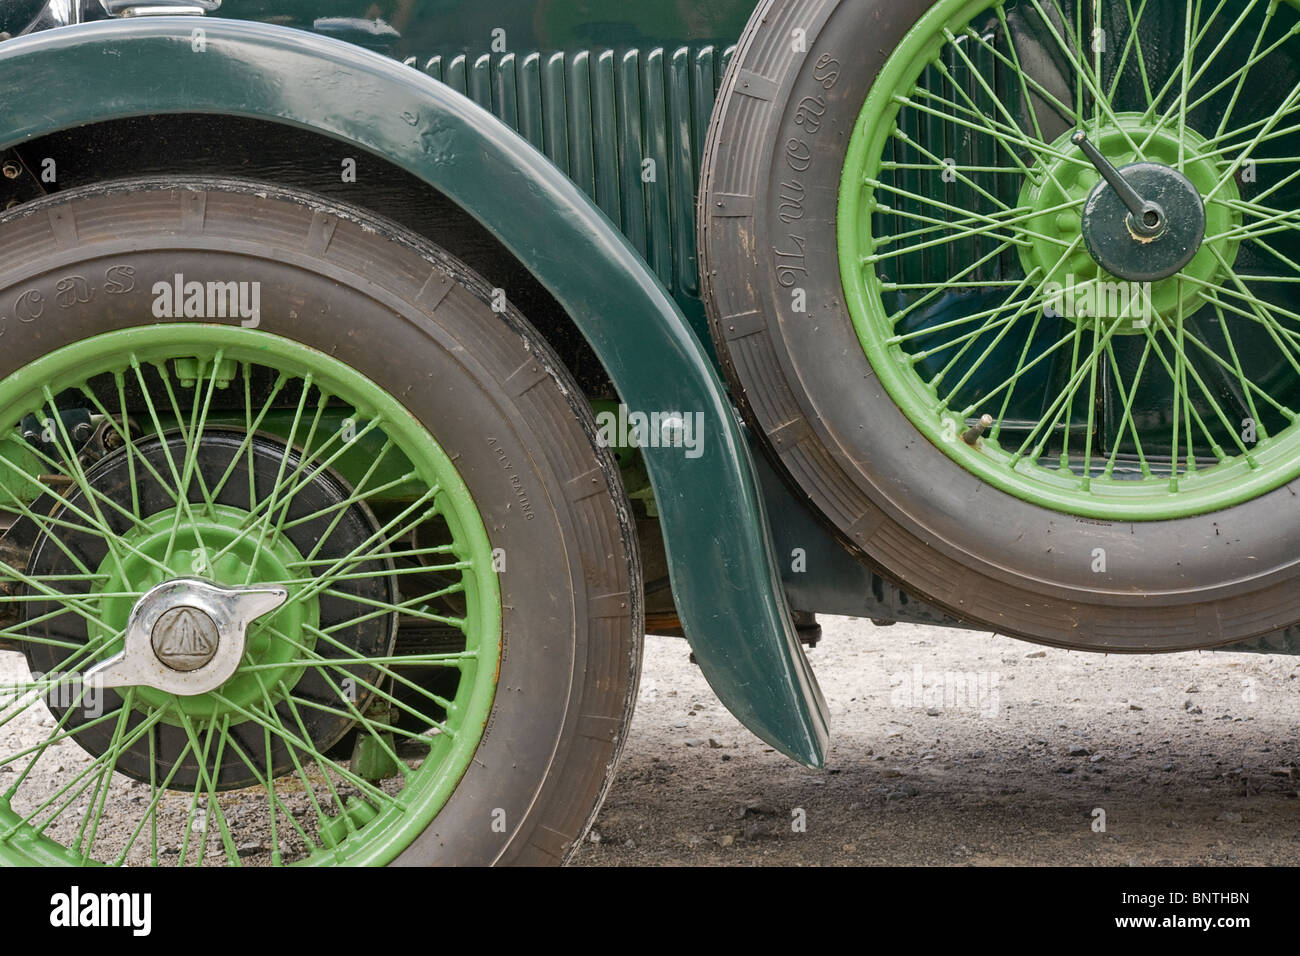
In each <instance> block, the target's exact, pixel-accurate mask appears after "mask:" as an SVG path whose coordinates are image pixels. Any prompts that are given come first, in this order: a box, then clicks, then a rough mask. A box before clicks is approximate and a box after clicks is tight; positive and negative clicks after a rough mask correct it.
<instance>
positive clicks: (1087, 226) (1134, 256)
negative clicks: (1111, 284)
mask: <svg viewBox="0 0 1300 956" xmlns="http://www.w3.org/2000/svg"><path fill="white" fill-rule="evenodd" d="M1119 172H1120V175H1122V176H1123V177H1124V178H1125V179H1126V180H1127V181H1128V182H1129V183H1130V184H1131V185H1132V186H1133V188H1134V189H1136V190H1137V191H1138V192H1139V193H1140V194H1141V195H1142V196H1143V197H1144V198H1145V199H1146V200H1147V201H1148V202H1149V203H1150V204H1151V206H1152V208H1150V209H1148V210H1146V211H1145V212H1144V214H1143V217H1142V219H1140V220H1139V219H1138V218H1137V217H1136V216H1134V214H1133V213H1132V212H1130V211H1129V210H1128V208H1127V207H1126V206H1125V205H1124V203H1123V202H1122V201H1121V200H1120V197H1119V195H1118V194H1117V193H1116V192H1115V190H1114V189H1112V188H1111V186H1110V184H1109V183H1107V182H1099V183H1097V185H1096V186H1095V187H1093V190H1092V192H1091V193H1089V194H1088V201H1087V202H1086V203H1085V204H1084V206H1083V214H1082V227H1083V241H1084V244H1085V245H1086V246H1087V248H1088V254H1089V255H1090V256H1092V258H1093V260H1094V261H1095V262H1096V263H1097V264H1098V265H1099V266H1101V267H1102V269H1104V270H1105V271H1107V272H1109V273H1110V274H1111V275H1113V276H1116V277H1118V278H1120V279H1126V280H1128V281H1130V282H1158V281H1160V280H1161V279H1167V278H1169V277H1170V276H1171V275H1173V274H1174V273H1176V272H1178V271H1180V270H1181V269H1182V268H1183V267H1184V266H1186V265H1187V264H1188V263H1189V262H1191V261H1192V259H1193V258H1194V257H1195V255H1196V253H1197V252H1199V251H1200V248H1201V240H1202V239H1203V238H1205V205H1204V203H1202V202H1201V194H1200V193H1199V192H1197V191H1196V187H1195V186H1193V185H1192V183H1191V181H1190V180H1189V179H1188V178H1187V177H1186V176H1184V175H1182V174H1181V173H1180V172H1178V170H1176V169H1172V168H1171V167H1169V166H1162V165H1160V164H1159V163H1133V164H1132V165H1129V166H1125V167H1124V168H1123V169H1121V170H1119Z"/></svg>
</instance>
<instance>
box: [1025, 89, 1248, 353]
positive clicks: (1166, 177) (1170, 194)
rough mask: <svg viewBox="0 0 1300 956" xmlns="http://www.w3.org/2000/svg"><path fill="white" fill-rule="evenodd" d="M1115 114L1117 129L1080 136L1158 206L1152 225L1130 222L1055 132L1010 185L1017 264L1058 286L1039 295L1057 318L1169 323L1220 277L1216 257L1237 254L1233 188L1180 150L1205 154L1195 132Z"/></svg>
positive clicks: (1127, 330) (1196, 304)
mask: <svg viewBox="0 0 1300 956" xmlns="http://www.w3.org/2000/svg"><path fill="white" fill-rule="evenodd" d="M1116 119H1117V120H1118V125H1114V124H1110V125H1107V126H1105V127H1103V128H1102V129H1100V130H1095V131H1092V132H1090V133H1089V138H1090V139H1091V141H1092V143H1093V144H1094V145H1095V147H1096V148H1097V150H1098V152H1100V153H1101V154H1102V155H1104V156H1105V157H1106V158H1107V159H1108V160H1109V161H1110V162H1111V163H1112V164H1114V165H1115V166H1117V167H1119V170H1120V172H1121V173H1122V174H1123V176H1124V178H1125V179H1126V180H1129V181H1130V182H1131V183H1132V185H1133V186H1134V187H1135V188H1136V189H1137V190H1138V192H1140V193H1142V194H1143V196H1144V197H1145V198H1148V199H1149V200H1150V201H1151V202H1152V203H1153V204H1154V205H1155V206H1158V207H1159V210H1160V213H1159V219H1158V221H1156V222H1154V223H1148V222H1139V221H1135V220H1134V217H1133V216H1132V214H1131V213H1130V212H1129V210H1128V208H1127V207H1126V206H1125V205H1124V203H1123V202H1122V201H1121V199H1120V197H1119V196H1118V194H1117V193H1116V192H1115V191H1114V189H1112V188H1111V186H1110V184H1109V183H1107V182H1106V181H1105V179H1103V178H1102V175H1101V173H1100V172H1098V170H1097V169H1095V168H1094V167H1093V166H1092V164H1091V163H1089V161H1088V160H1087V158H1086V157H1085V156H1084V155H1083V154H1082V153H1081V152H1080V151H1079V149H1078V147H1077V146H1076V144H1075V143H1074V142H1073V136H1074V131H1072V130H1070V131H1066V132H1065V133H1063V134H1062V135H1061V136H1059V137H1058V138H1057V139H1056V140H1055V141H1054V142H1053V143H1052V144H1051V146H1050V149H1049V150H1047V151H1045V152H1044V154H1043V157H1042V158H1041V159H1040V160H1039V161H1038V162H1037V163H1036V164H1035V165H1034V166H1033V167H1032V168H1031V169H1030V175H1029V176H1027V177H1026V178H1025V183H1024V186H1023V187H1022V189H1021V191H1020V196H1019V200H1018V205H1019V206H1020V207H1022V208H1023V207H1028V208H1030V209H1032V210H1034V213H1033V215H1032V216H1031V217H1030V218H1029V220H1028V221H1027V223H1026V229H1025V236H1026V239H1027V241H1026V242H1025V243H1023V244H1022V245H1021V246H1020V260H1021V265H1022V266H1023V267H1024V269H1025V272H1026V273H1029V274H1033V275H1035V276H1037V279H1036V281H1038V282H1042V283H1044V284H1051V285H1052V286H1053V289H1054V290H1055V289H1057V288H1059V294H1058V295H1056V296H1053V297H1052V298H1051V300H1050V301H1049V307H1050V308H1052V310H1053V311H1055V312H1056V313H1057V314H1060V315H1064V316H1067V317H1069V318H1074V319H1076V320H1079V321H1081V322H1084V323H1086V324H1087V325H1089V326H1091V325H1092V324H1094V323H1095V322H1096V321H1097V320H1101V321H1102V322H1104V323H1106V324H1107V327H1109V326H1111V325H1117V326H1118V328H1116V329H1115V331H1116V332H1117V333H1118V334H1121V335H1124V334H1130V335H1131V334H1137V335H1141V334H1143V330H1144V329H1147V328H1150V327H1151V325H1152V323H1153V322H1161V321H1165V322H1170V321H1172V320H1173V318H1174V317H1175V316H1177V314H1178V313H1179V312H1180V310H1181V312H1182V313H1183V314H1184V315H1191V314H1192V313H1194V312H1195V311H1196V310H1197V309H1199V308H1200V307H1201V306H1202V305H1204V304H1205V301H1206V299H1205V293H1206V291H1207V290H1209V289H1213V288H1214V287H1215V286H1216V285H1217V284H1218V283H1219V281H1221V279H1222V275H1223V266H1222V263H1223V262H1227V263H1232V262H1234V261H1235V259H1236V255H1237V247H1238V245H1239V240H1238V239H1235V238H1232V235H1231V234H1232V231H1233V230H1234V229H1236V228H1238V227H1239V226H1240V225H1241V214H1240V213H1239V212H1238V211H1236V209H1235V208H1234V207H1233V203H1234V202H1236V201H1238V200H1239V199H1240V194H1239V193H1238V190H1237V183H1236V181H1235V179H1233V178H1232V177H1231V176H1228V178H1227V179H1226V181H1225V180H1224V176H1225V173H1226V169H1225V168H1224V167H1222V165H1221V164H1220V163H1219V162H1216V161H1215V160H1214V159H1210V158H1197V159H1189V158H1188V157H1192V156H1203V154H1204V153H1207V152H1209V153H1211V154H1212V153H1213V151H1212V150H1210V149H1208V145H1207V144H1206V141H1205V139H1204V137H1202V136H1201V135H1200V134H1198V133H1197V132H1196V131H1195V130H1193V129H1191V128H1188V129H1185V130H1183V131H1182V136H1181V142H1180V136H1179V131H1178V130H1177V129H1168V128H1163V127H1162V128H1160V129H1156V128H1155V126H1154V124H1153V123H1151V122H1149V121H1147V120H1145V119H1144V118H1143V117H1142V116H1141V114H1137V113H1119V114H1117V116H1116ZM1166 125H1167V126H1168V125H1172V124H1166ZM1134 144H1136V145H1137V146H1138V147H1139V148H1140V152H1139V151H1138V150H1135V149H1134ZM1180 163H1181V165H1182V169H1181V171H1180V170H1179V168H1178V167H1179V165H1180ZM1221 182H1222V185H1220V183H1221ZM1216 190H1217V191H1216ZM1209 195H1213V197H1214V201H1211V202H1208V203H1207V202H1206V201H1205V200H1204V199H1203V198H1202V197H1204V196H1209ZM1135 303H1136V304H1135Z"/></svg>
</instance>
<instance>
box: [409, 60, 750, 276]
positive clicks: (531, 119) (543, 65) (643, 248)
mask: <svg viewBox="0 0 1300 956" xmlns="http://www.w3.org/2000/svg"><path fill="white" fill-rule="evenodd" d="M734 49H735V48H734V47H728V48H726V49H723V48H721V47H718V46H713V45H706V46H701V47H691V46H681V47H674V48H671V49H665V48H663V47H652V48H646V49H636V48H634V49H626V50H618V51H615V50H609V49H594V50H575V51H550V52H542V51H514V52H510V53H496V54H493V53H470V54H468V55H467V54H465V53H453V52H451V51H443V52H441V53H438V54H435V55H432V56H428V57H417V58H415V60H414V61H413V62H414V63H415V65H416V67H417V68H419V64H420V63H423V68H422V72H424V73H426V74H427V75H428V76H431V77H433V78H434V79H435V80H439V81H441V82H443V83H446V84H447V85H448V86H450V87H451V88H452V89H455V90H457V91H458V92H460V93H463V94H465V95H467V96H468V97H469V98H470V99H472V100H474V102H476V103H477V104H478V105H479V106H482V107H483V108H484V109H487V110H489V111H491V112H492V113H493V114H495V115H496V116H497V117H499V118H500V119H501V120H502V121H503V122H504V123H506V124H507V125H509V126H511V127H512V128H514V129H516V130H518V132H519V133H520V134H521V135H522V136H524V138H525V139H527V140H528V141H529V142H530V143H532V144H533V145H534V146H535V147H537V148H538V149H540V150H541V151H542V152H543V153H545V154H546V156H547V157H548V158H549V159H550V160H551V162H553V163H555V165H556V166H557V167H558V168H559V169H560V170H561V171H562V172H563V173H565V175H567V176H568V177H569V178H570V179H572V180H573V182H574V183H575V184H576V185H577V186H578V188H580V189H581V190H583V191H584V192H585V193H587V194H588V195H589V196H591V197H592V198H593V199H594V200H595V201H596V203H597V205H599V206H600V208H601V209H602V210H604V212H605V214H606V215H608V216H609V217H610V219H611V220H612V221H613V222H614V223H615V225H617V226H618V227H619V228H620V229H621V230H622V231H623V233H624V234H625V235H626V236H627V237H628V239H629V241H631V243H632V245H633V246H634V247H635V248H636V249H637V250H638V251H640V252H641V253H642V255H644V256H645V257H646V260H647V262H648V263H649V264H650V267H651V268H652V269H653V270H654V272H655V274H656V275H657V276H658V277H659V279H660V281H662V282H663V284H664V285H665V286H666V287H667V288H668V289H669V291H671V292H673V293H675V294H680V295H684V296H689V297H695V296H698V294H699V274H698V266H697V264H696V257H695V253H696V250H695V196H696V191H697V189H698V187H699V168H700V160H701V155H702V152H703V148H704V140H705V138H706V137H707V135H708V130H709V120H710V118H711V117H712V113H713V105H714V101H715V100H716V98H717V91H718V86H719V85H720V84H721V82H722V75H723V73H724V72H725V71H726V68H727V63H728V62H729V61H730V58H731V56H732V54H733V52H734ZM646 160H652V161H653V163H654V165H653V172H654V178H653V181H651V182H643V181H642V171H643V165H642V164H643V163H644V162H645V161H646Z"/></svg>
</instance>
